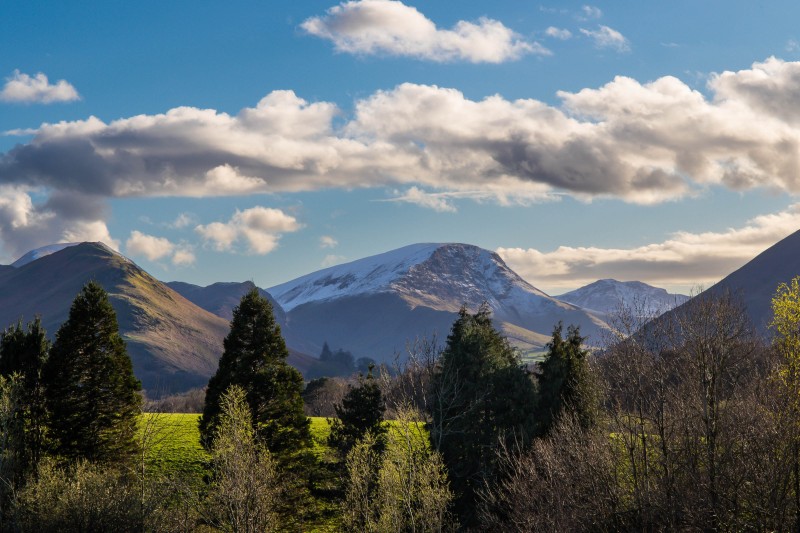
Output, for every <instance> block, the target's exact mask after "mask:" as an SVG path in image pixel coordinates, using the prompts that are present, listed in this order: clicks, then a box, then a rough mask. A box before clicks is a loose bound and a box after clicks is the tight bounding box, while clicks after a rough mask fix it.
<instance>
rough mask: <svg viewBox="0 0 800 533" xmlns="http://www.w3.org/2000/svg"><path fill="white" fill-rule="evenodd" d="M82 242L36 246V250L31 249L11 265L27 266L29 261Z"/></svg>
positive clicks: (17, 266)
mask: <svg viewBox="0 0 800 533" xmlns="http://www.w3.org/2000/svg"><path fill="white" fill-rule="evenodd" d="M78 244H81V243H79V242H62V243H58V244H48V245H47V246H42V247H41V248H36V249H35V250H31V251H30V252H28V253H26V254H25V255H23V256H22V257H20V258H19V259H17V260H16V261H14V262H13V263H11V266H13V267H15V268H19V267H21V266H25V265H27V264H28V263H32V262H34V261H36V260H37V259H41V258H42V257H46V256H48V255H50V254H54V253H56V252H60V251H61V250H63V249H64V248H69V247H70V246H76V245H78Z"/></svg>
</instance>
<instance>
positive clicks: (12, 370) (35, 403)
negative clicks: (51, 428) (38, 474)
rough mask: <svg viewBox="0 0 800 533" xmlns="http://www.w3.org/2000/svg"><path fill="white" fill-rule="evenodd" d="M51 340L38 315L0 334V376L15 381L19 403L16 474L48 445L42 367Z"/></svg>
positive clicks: (26, 466)
mask: <svg viewBox="0 0 800 533" xmlns="http://www.w3.org/2000/svg"><path fill="white" fill-rule="evenodd" d="M49 350H50V343H49V341H48V340H47V337H46V334H45V331H44V329H43V328H42V323H41V320H40V319H39V318H38V317H37V318H36V319H35V320H34V321H33V322H31V323H29V324H28V326H27V329H26V330H23V329H22V324H21V323H17V325H16V327H11V328H8V329H6V330H5V331H3V332H2V333H0V376H5V377H11V376H17V378H16V379H15V380H14V386H13V389H14V391H15V392H14V395H15V398H16V400H15V402H16V403H17V404H18V405H19V406H20V409H19V410H18V411H16V413H15V417H16V418H17V421H18V422H19V424H20V425H21V426H20V429H21V431H22V440H21V441H20V442H19V444H20V446H21V449H20V450H19V457H18V460H19V462H18V464H17V467H18V472H17V473H18V474H22V473H24V472H26V471H29V470H30V469H32V468H33V467H34V466H35V465H36V463H37V462H38V461H39V459H40V458H41V457H42V454H43V453H44V451H45V449H46V447H47V408H46V404H45V391H44V385H43V383H42V369H43V368H44V364H45V362H46V361H47V356H48V352H49Z"/></svg>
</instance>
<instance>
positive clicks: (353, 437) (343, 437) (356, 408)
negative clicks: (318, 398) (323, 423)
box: [328, 369, 386, 455]
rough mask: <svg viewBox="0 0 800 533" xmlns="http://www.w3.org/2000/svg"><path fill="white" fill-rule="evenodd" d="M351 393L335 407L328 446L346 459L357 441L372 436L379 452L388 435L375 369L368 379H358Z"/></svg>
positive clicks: (384, 407) (350, 389)
mask: <svg viewBox="0 0 800 533" xmlns="http://www.w3.org/2000/svg"><path fill="white" fill-rule="evenodd" d="M348 389H349V390H348V391H347V394H345V396H344V398H342V403H341V404H340V405H336V406H335V410H336V416H337V419H335V420H333V421H332V423H331V434H330V437H329V439H328V443H329V444H330V445H331V446H333V447H335V448H337V449H338V450H339V451H340V452H341V453H342V454H343V455H346V454H347V452H348V451H350V448H352V447H353V445H354V444H355V443H356V442H357V441H359V440H361V439H363V438H364V436H365V435H367V434H370V435H371V436H372V438H373V440H374V442H375V446H376V447H377V449H378V450H380V449H381V448H382V446H383V442H384V438H385V434H386V427H385V426H384V424H383V414H384V412H385V411H386V406H385V405H384V402H383V396H382V394H381V389H380V387H379V386H378V383H377V381H376V380H375V378H374V377H373V376H372V369H370V371H369V373H368V374H367V377H366V378H364V377H363V376H359V380H358V385H357V386H355V387H353V386H352V385H351V386H349V388H348Z"/></svg>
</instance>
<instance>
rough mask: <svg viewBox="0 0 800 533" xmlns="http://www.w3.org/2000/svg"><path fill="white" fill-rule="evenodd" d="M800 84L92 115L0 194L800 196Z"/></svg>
mask: <svg viewBox="0 0 800 533" xmlns="http://www.w3.org/2000/svg"><path fill="white" fill-rule="evenodd" d="M798 72H800V63H796V62H785V61H781V60H779V59H775V58H770V59H768V60H766V61H765V62H762V63H755V64H754V65H753V66H752V68H750V69H746V70H741V71H738V72H723V73H720V74H718V75H715V76H712V77H711V79H710V81H709V85H708V88H709V93H710V94H711V96H710V97H706V96H704V95H703V94H702V93H701V92H699V91H696V90H693V89H692V88H691V87H690V86H689V85H687V84H686V83H684V82H682V81H681V80H679V79H677V78H675V77H671V76H666V77H662V78H658V79H656V80H654V81H651V82H648V83H642V82H640V81H637V80H635V79H632V78H628V77H622V76H620V77H617V78H615V79H614V80H612V81H611V82H609V83H607V84H606V85H603V86H601V87H599V88H587V89H583V90H581V91H578V92H575V93H571V92H559V93H558V96H559V98H560V100H561V104H560V105H557V106H553V105H548V104H545V103H543V102H541V101H538V100H534V99H518V100H508V99H505V98H503V97H502V96H500V95H493V96H489V97H486V98H484V99H482V100H472V99H469V98H467V97H465V96H464V94H463V93H461V92H459V91H457V90H455V89H448V88H442V87H437V86H431V85H417V84H410V83H406V84H402V85H399V86H397V87H395V88H394V89H391V90H386V91H377V92H375V93H373V94H372V95H369V96H367V97H365V98H363V99H360V100H357V101H356V102H355V107H354V111H353V113H352V115H350V116H342V112H341V111H340V110H339V109H338V108H337V106H336V105H335V104H333V103H330V102H313V103H310V102H307V101H305V100H303V99H301V98H299V97H298V96H297V95H296V94H295V93H293V92H292V91H275V92H272V93H270V94H268V95H267V96H266V97H264V98H263V99H262V100H261V101H260V102H259V103H258V104H257V105H256V106H255V107H252V108H245V109H243V110H241V111H240V112H239V113H238V114H236V115H229V114H227V113H221V112H217V111H214V110H211V109H196V108H191V107H180V108H175V109H171V110H169V111H167V112H166V113H164V114H159V115H139V116H135V117H130V118H123V119H120V120H116V121H113V122H110V123H105V122H103V121H101V120H99V119H97V118H94V117H90V118H89V119H86V120H80V121H72V122H60V123H57V124H45V125H42V126H41V127H40V128H38V129H37V131H36V134H35V136H34V138H33V139H32V140H31V141H30V142H28V143H26V144H20V145H18V146H16V147H15V148H13V149H11V150H10V151H9V152H7V153H5V154H3V155H2V156H0V185H4V186H9V187H27V188H38V189H39V190H44V191H48V192H47V193H46V194H55V193H56V192H57V193H58V194H60V195H62V196H64V195H73V196H75V197H79V198H93V199H95V203H97V199H100V198H102V197H137V196H193V197H204V196H220V195H241V194H259V193H276V192H296V191H312V190H320V189H328V188H347V189H352V188H359V187H391V188H397V189H398V190H403V191H411V192H410V193H401V194H399V195H398V196H404V197H406V198H404V199H403V201H409V200H412V199H414V200H417V204H418V205H422V204H424V203H425V202H428V205H429V207H433V208H436V207H438V208H440V209H445V210H447V209H448V208H447V207H446V205H450V206H452V207H455V201H457V199H458V198H469V199H473V200H477V201H489V200H492V201H496V202H498V203H499V204H501V205H514V204H527V203H531V202H533V201H538V200H539V199H542V198H548V197H553V195H557V194H570V195H573V196H575V197H577V198H580V199H586V200H590V199H593V198H608V197H613V198H620V199H622V200H624V201H628V202H637V203H643V204H648V203H657V202H663V201H668V200H674V199H679V198H682V197H685V196H689V195H695V194H698V193H700V192H702V191H704V190H705V189H708V188H710V187H716V186H724V187H728V188H731V189H734V190H747V189H751V188H756V187H762V188H768V189H775V190H784V191H788V192H791V193H797V192H800V157H798V155H797V154H798V153H800V105H798V104H800V101H798V95H800V74H798ZM423 191H424V194H423ZM430 191H436V192H435V193H433V194H438V195H439V196H438V197H437V196H430V194H432V193H431V192H430ZM437 198H438V200H436V199H437ZM443 202H444V203H443ZM59 209H64V210H65V209H68V207H67V206H66V205H65V204H64V203H63V202H62V205H61V206H60V207H59ZM97 220H103V218H102V217H101V218H98V219H97ZM214 228H216V226H211V225H209V228H207V231H209V232H213V231H218V232H221V233H224V232H226V231H227V232H229V233H230V231H231V230H230V228H229V227H228V226H227V225H225V224H222V226H221V227H219V228H217V229H214ZM234 233H235V235H239V233H236V232H234ZM230 240H232V237H231V236H230V235H228V236H227V237H226V238H223V237H220V239H219V240H218V241H215V242H227V241H230ZM233 240H235V239H233Z"/></svg>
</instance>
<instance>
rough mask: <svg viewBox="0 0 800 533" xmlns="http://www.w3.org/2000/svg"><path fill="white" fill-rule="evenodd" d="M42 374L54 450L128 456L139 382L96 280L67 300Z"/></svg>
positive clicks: (92, 456) (76, 455)
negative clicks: (67, 306)
mask: <svg viewBox="0 0 800 533" xmlns="http://www.w3.org/2000/svg"><path fill="white" fill-rule="evenodd" d="M43 378H44V383H45V390H46V394H47V406H48V408H49V411H50V424H49V426H50V430H51V434H52V437H53V439H54V441H55V451H56V453H57V454H59V455H61V456H63V457H65V458H69V459H81V458H83V459H88V460H91V461H103V462H117V461H125V460H127V459H129V458H131V457H132V456H133V454H134V453H135V452H136V449H137V444H136V440H135V437H136V424H137V415H138V413H139V411H140V405H141V397H140V396H139V394H138V391H139V390H140V388H141V386H140V384H139V381H138V380H137V379H136V378H135V377H134V375H133V369H132V367H131V359H130V357H129V356H128V352H127V351H126V350H125V343H124V342H123V340H122V337H120V335H119V328H118V326H117V316H116V313H115V312H114V308H113V307H111V303H110V302H109V300H108V294H106V291H105V290H103V287H101V286H100V284H99V283H97V282H94V281H91V282H89V283H87V284H86V286H84V288H83V290H82V291H81V292H80V294H78V296H77V297H76V298H75V300H74V301H73V302H72V307H71V308H70V311H69V318H68V319H67V321H66V322H65V323H64V324H63V325H62V326H61V328H59V330H58V332H57V333H56V340H55V342H54V343H53V348H52V350H51V351H50V358H49V359H48V361H47V364H46V365H45V367H44V372H43Z"/></svg>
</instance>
